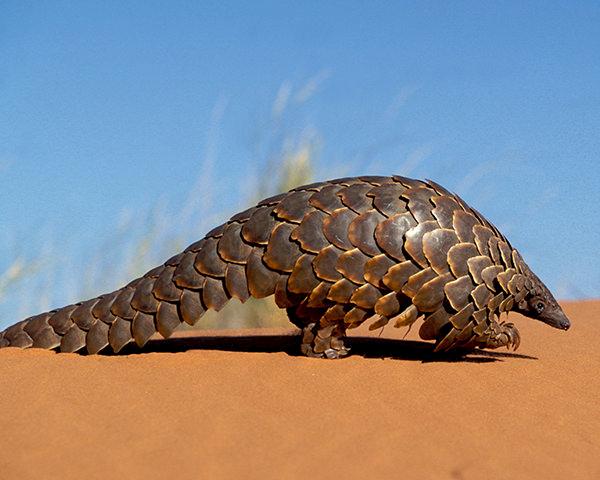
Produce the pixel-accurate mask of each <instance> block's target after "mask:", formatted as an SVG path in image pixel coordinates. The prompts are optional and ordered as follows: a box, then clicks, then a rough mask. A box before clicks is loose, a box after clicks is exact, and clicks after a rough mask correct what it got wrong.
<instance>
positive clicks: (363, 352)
mask: <svg viewBox="0 0 600 480" xmlns="http://www.w3.org/2000/svg"><path fill="white" fill-rule="evenodd" d="M299 343H300V337H299V336H295V335H246V336H236V337H234V336H227V335H223V336H219V335H215V336H197V337H193V336H186V337H175V338H170V339H166V340H151V341H149V342H148V343H147V344H146V346H145V347H144V348H143V349H138V348H137V347H136V346H135V345H128V346H127V347H126V348H124V349H123V350H122V351H121V353H122V354H123V353H125V354H130V355H131V354H144V353H149V352H167V353H168V352H170V353H177V352H185V351H187V350H220V351H226V352H264V353H269V352H285V353H287V354H288V355H290V356H300V352H299ZM346 344H347V345H348V346H349V347H350V348H351V354H352V355H358V356H362V357H365V358H391V359H396V360H412V361H419V362H424V363H426V362H470V363H489V362H498V361H503V360H504V359H513V358H514V359H522V360H537V358H536V357H532V356H529V355H522V354H518V353H513V352H508V351H504V352H502V351H490V350H474V351H473V350H472V351H462V352H461V351H457V352H452V353H435V352H434V351H433V348H434V345H433V344H432V343H428V342H420V341H414V340H395V339H388V338H373V337H348V339H347V341H346Z"/></svg>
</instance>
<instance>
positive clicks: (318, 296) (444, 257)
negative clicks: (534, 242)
mask: <svg viewBox="0 0 600 480" xmlns="http://www.w3.org/2000/svg"><path fill="white" fill-rule="evenodd" d="M270 295H274V296H275V302H276V303H277V305H278V306H279V307H280V308H285V309H287V313H288V316H289V318H290V320H291V321H292V323H294V324H295V325H297V326H298V327H299V328H301V329H302V330H303V335H302V337H301V351H302V352H303V353H304V354H305V355H308V356H316V357H326V358H338V357H341V356H344V355H346V354H347V353H348V349H347V348H346V347H345V346H344V341H343V340H344V336H345V333H346V330H347V329H350V328H355V327H358V326H359V325H361V324H362V323H363V322H365V321H367V320H369V321H370V322H372V323H371V324H370V328H371V329H375V328H379V327H382V326H384V325H386V324H387V323H391V324H392V325H394V326H395V327H402V326H410V325H412V324H413V323H415V322H416V321H417V320H418V319H422V320H423V323H422V324H421V326H420V330H419V334H420V336H421V338H423V339H424V340H435V341H436V347H435V348H436V350H437V351H447V350H450V349H455V348H465V349H470V348H475V347H479V348H497V347H500V346H507V347H510V346H512V347H513V348H515V349H516V348H517V347H518V346H519V343H520V335H519V333H518V331H517V329H516V328H515V326H514V325H513V324H510V323H499V316H500V314H501V313H502V312H509V311H511V310H514V311H518V312H520V313H522V314H524V315H526V316H529V317H532V318H537V319H539V320H541V321H543V322H545V323H547V324H549V325H551V326H553V327H556V328H561V329H564V330H566V329H567V328H569V325H570V324H569V320H568V319H567V317H566V316H565V314H564V313H563V311H562V310H561V308H560V306H559V305H558V303H557V302H556V300H555V299H554V297H553V296H552V294H551V293H550V291H549V290H548V289H547V288H546V286H545V285H544V284H543V283H542V282H541V281H540V280H539V279H538V277H537V276H536V275H535V274H534V273H533V272H532V271H531V270H530V269H529V267H528V266H527V265H526V264H525V262H524V261H523V259H522V258H521V255H520V254H519V253H518V252H517V250H515V249H514V248H513V247H512V246H511V245H510V243H509V242H508V241H507V240H506V238H505V237H504V236H503V235H502V234H501V233H500V232H499V231H498V229H497V228H496V227H494V226H493V225H492V224H491V223H490V222H488V221H487V220H486V219H485V218H484V217H483V216H482V215H481V214H480V213H479V212H477V211H476V210H474V209H473V208H471V207H469V206H468V205H467V204H466V203H465V202H464V201H463V200H461V199H460V198H459V197H458V196H457V195H455V194H452V193H450V192H449V191H447V190H446V189H444V188H443V187H441V186H440V185H438V184H437V183H435V182H433V181H430V180H428V181H419V180H413V179H410V178H406V177H400V176H394V177H374V176H372V177H357V178H342V179H336V180H331V181H327V182H321V183H315V184H311V185H305V186H302V187H298V188H295V189H293V190H291V191H290V192H288V193H284V194H280V195H276V196H274V197H271V198H268V199H265V200H263V201H262V202H260V203H258V204H257V205H256V206H255V207H253V208H250V209H248V210H245V211H243V212H241V213H238V214H237V215H234V216H233V217H232V218H231V219H230V220H229V221H228V222H226V223H225V224H223V225H221V226H219V227H217V228H215V229H213V230H212V231H210V232H209V233H208V234H207V235H206V236H205V237H204V238H203V239H202V240H200V241H198V242H196V243H193V244H192V245H190V246H189V247H187V248H186V249H185V250H184V251H183V252H182V253H180V254H178V255H176V256H174V257H172V258H171V259H169V260H167V261H166V262H165V263H164V264H163V265H161V266H159V267H157V268H154V269H153V270H150V271H149V272H148V273H146V274H145V275H144V276H142V277H141V278H137V279H135V280H133V281H132V282H130V283H129V284H128V285H126V286H124V287H122V288H121V289H119V290H116V291H114V292H112V293H108V294H105V295H101V296H99V297H97V298H93V299H91V300H87V301H84V302H80V303H76V304H74V305H69V306H66V307H63V308H60V309H57V310H52V311H50V312H47V313H42V314H40V315H36V316H34V317H30V318H27V319H25V320H23V321H21V322H19V323H17V324H15V325H13V326H11V327H9V328H7V329H6V330H5V331H3V332H2V333H0V347H7V346H16V347H22V348H26V347H38V348H46V349H58V350H60V351H61V352H76V351H81V350H86V351H87V352H88V353H90V354H95V353H98V352H100V351H102V350H105V349H107V350H108V349H112V351H114V352H119V351H120V350H121V349H122V348H123V347H124V346H125V345H127V344H129V343H130V342H135V343H136V344H137V345H138V346H140V347H142V346H143V345H144V344H145V343H146V342H147V341H148V340H149V339H150V337H151V336H152V335H153V334H155V333H156V332H159V333H160V334H161V335H162V336H163V337H169V336H170V335H171V334H172V333H173V331H174V330H175V329H177V327H178V326H179V325H180V324H182V323H183V322H185V323H188V324H189V325H195V324H196V323H197V322H198V320H199V319H200V317H201V316H202V315H203V313H204V312H205V311H207V310H209V309H211V310H216V311H218V310H220V309H221V308H223V306H224V305H225V303H226V302H227V301H228V300H229V299H230V298H233V297H235V298H237V299H239V300H240V301H242V302H245V301H246V300H247V299H248V298H249V297H251V296H252V297H255V298H264V297H267V296H270Z"/></svg>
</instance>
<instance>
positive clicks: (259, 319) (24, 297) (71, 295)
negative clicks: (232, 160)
mask: <svg viewBox="0 0 600 480" xmlns="http://www.w3.org/2000/svg"><path fill="white" fill-rule="evenodd" d="M304 90H306V88H304ZM299 91H301V92H303V94H302V96H297V97H296V98H300V100H299V101H297V102H296V103H294V102H291V101H290V99H292V98H294V92H293V90H292V89H291V87H290V86H289V85H287V84H284V85H282V88H281V89H280V91H279V92H278V94H277V97H276V100H275V102H274V105H273V108H272V111H271V118H269V119H267V121H266V122H265V125H263V126H262V128H263V129H262V131H260V132H259V133H258V135H257V140H256V141H257V148H256V149H255V157H256V158H255V162H254V164H255V166H256V181H255V185H254V187H253V188H252V191H250V192H247V193H246V195H243V196H245V197H246V198H240V205H241V208H247V206H249V205H252V204H255V203H256V202H257V201H258V200H260V199H262V198H265V197H268V196H271V195H274V194H276V193H279V192H283V191H287V190H290V189H291V188H294V187H296V186H299V185H302V184H306V183H310V182H312V181H314V171H315V168H316V165H317V163H318V159H317V156H318V150H319V143H320V142H319V137H318V135H317V134H316V133H315V131H314V130H313V129H310V128H301V129H298V128H287V127H286V126H287V125H288V124H289V119H287V118H286V116H292V117H293V115H294V112H293V108H294V105H298V104H299V103H303V102H306V101H308V100H309V99H310V97H311V95H312V93H311V92H308V93H310V94H307V92H306V91H303V90H302V88H301V89H299ZM222 107H223V106H222V105H217V108H216V110H217V115H216V116H215V117H216V118H217V117H218V116H219V115H222V113H223V110H224V109H223V108H222ZM216 128H218V118H217V120H215V119H214V118H213V124H212V125H209V143H210V134H211V131H212V130H215V129H216ZM213 133H214V132H213ZM214 150H215V148H214V146H212V145H209V146H208V147H207V153H206V158H205V159H204V163H203V165H202V169H201V171H202V172H203V175H202V178H199V179H198V181H197V184H196V186H195V187H194V188H193V189H192V191H191V192H189V194H188V197H187V198H188V201H187V202H186V203H185V205H184V206H183V208H177V209H173V208H171V207H169V206H168V201H167V200H168V199H167V198H159V199H156V201H155V204H154V206H153V207H151V208H150V209H148V211H145V212H144V211H142V212H139V211H135V212H133V211H128V210H124V211H122V212H121V213H120V217H119V218H118V219H115V223H116V226H117V227H116V228H113V229H111V233H110V234H108V235H107V236H106V237H105V238H103V239H102V240H101V241H100V242H98V244H97V245H96V246H94V247H93V248H91V250H90V249H89V248H88V249H86V254H85V255H81V257H82V258H77V256H76V254H75V253H73V254H71V252H70V250H68V249H66V248H65V247H64V246H63V245H60V246H53V245H50V246H48V245H46V246H45V248H41V249H40V252H41V253H39V258H26V257H24V256H22V255H16V256H15V257H14V258H15V259H14V260H13V261H12V263H10V264H8V265H6V266H5V267H4V268H3V267H2V264H0V305H1V304H2V303H5V302H11V303H12V302H16V303H18V313H19V317H18V318H0V321H1V322H2V323H1V324H0V325H1V326H2V328H5V327H6V326H8V325H11V324H12V323H14V322H15V321H18V320H20V319H21V318H23V317H26V316H29V315H33V314H35V313H38V312H40V311H45V310H49V309H51V308H56V307H60V306H62V305H64V304H68V303H74V302H76V301H81V300H84V299H87V298H92V297H95V296H97V295H100V294H102V293H105V292H109V291H113V290H115V289H117V288H119V287H121V286H122V285H124V284H126V283H128V282H129V281H131V280H132V279H134V278H136V277H138V276H140V275H142V274H144V273H145V272H146V271H148V270H150V269H151V268H153V267H155V266H157V265H160V264H162V263H164V261H166V260H167V259H168V258H169V257H171V256H172V255H174V254H176V253H178V252H180V251H181V250H182V249H184V248H185V247H186V246H187V245H189V244H190V243H192V242H194V241H196V240H198V239H199V238H201V237H202V235H203V234H204V233H205V232H207V231H209V230H210V229H212V228H213V227H214V226H216V225H218V224H219V223H221V222H222V221H223V219H224V218H228V217H229V216H231V215H232V214H234V213H236V212H234V211H232V212H223V211H217V210H218V209H216V208H215V207H214V205H215V203H216V202H214V201H213V200H214V198H213V197H214V191H213V190H212V188H211V184H213V182H214V181H213V179H212V178H211V176H210V175H211V173H210V172H211V171H212V162H213V161H214V159H213V158H212V157H214V156H216V154H215V152H214ZM209 157H210V158H209ZM230 188H231V187H230ZM238 190H239V191H240V192H244V191H245V189H244V188H242V187H241V186H240V187H239V188H238ZM28 237H29V236H28ZM2 268H3V269H2ZM58 289H62V291H57V290H58ZM19 292H20V295H19ZM57 299H58V300H57ZM65 299H66V301H65ZM273 326H290V324H289V322H288V320H287V317H286V315H285V312H284V311H283V310H280V309H279V308H277V306H276V305H275V303H274V302H273V299H272V298H267V299H262V300H256V299H250V300H248V301H247V302H246V304H244V305H242V304H241V303H240V302H239V301H237V300H236V299H233V300H231V301H230V302H229V303H228V304H227V306H226V307H225V308H224V309H223V310H222V311H221V312H218V313H216V312H208V313H207V314H206V315H204V316H203V317H202V318H201V320H200V321H199V322H198V324H197V325H196V327H195V328H205V329H218V328H256V327H273ZM186 327H187V326H186Z"/></svg>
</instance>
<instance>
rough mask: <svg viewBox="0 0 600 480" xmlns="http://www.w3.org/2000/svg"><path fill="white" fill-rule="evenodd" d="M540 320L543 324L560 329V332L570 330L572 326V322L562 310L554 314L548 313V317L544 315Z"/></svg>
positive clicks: (555, 311)
mask: <svg viewBox="0 0 600 480" xmlns="http://www.w3.org/2000/svg"><path fill="white" fill-rule="evenodd" d="M540 320H542V322H544V323H547V324H548V325H550V326H551V327H554V328H558V329H560V330H568V329H569V327H570V326H571V322H570V321H569V319H568V318H567V316H566V315H565V312H563V311H562V310H561V309H560V308H559V309H557V310H554V311H553V312H548V313H547V314H546V315H543V316H542V317H541V318H540Z"/></svg>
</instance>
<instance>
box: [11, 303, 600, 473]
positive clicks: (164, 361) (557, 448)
mask: <svg viewBox="0 0 600 480" xmlns="http://www.w3.org/2000/svg"><path fill="white" fill-rule="evenodd" d="M564 307H565V310H566V312H567V314H568V315H569V316H570V317H571V319H572V322H573V326H572V328H571V330H569V331H568V332H562V331H558V330H554V329H551V328H550V327H547V326H545V325H542V324H539V323H536V322H534V321H532V320H528V319H525V318H523V317H519V316H517V315H515V317H514V318H513V320H514V321H515V322H516V323H517V324H518V326H519V328H520V331H521V334H522V337H523V339H522V344H521V348H520V350H519V351H518V352H517V353H512V352H507V351H506V350H502V351H493V352H478V353H473V354H470V355H469V356H467V357H465V358H463V359H459V358H456V357H438V356H434V355H432V354H431V348H430V346H429V345H428V344H426V343H424V342H418V341H415V333H414V332H411V334H410V336H409V337H407V338H409V340H400V339H401V338H402V335H403V334H404V332H403V331H402V332H400V331H394V330H393V329H391V328H387V329H386V330H385V331H384V332H383V334H382V338H374V337H376V336H377V335H378V332H376V333H371V334H369V336H366V337H358V338H354V342H353V345H352V346H353V351H354V352H355V353H356V355H354V356H352V357H350V358H348V359H344V360H340V361H326V360H318V359H317V360H316V359H308V358H303V357H299V356H292V355H290V354H289V353H287V352H291V351H294V345H295V342H296V341H297V339H295V338H294V337H293V336H292V335H291V334H290V332H281V331H272V330H270V331H263V332H259V333H261V334H262V336H260V337H257V336H256V333H257V332H253V334H252V335H249V334H248V332H229V335H231V334H235V335H238V336H240V337H239V338H226V337H220V338H219V337H214V335H215V332H212V333H211V332H205V333H202V337H198V338H190V337H189V336H182V337H179V338H175V339H173V340H170V341H162V342H152V343H151V344H150V345H149V346H148V347H147V348H146V352H144V353H132V354H130V355H123V356H81V355H75V354H55V353H52V352H45V351H39V350H26V351H21V350H16V349H12V348H10V349H3V350H0V407H1V409H2V417H1V420H0V433H1V436H0V478H3V479H13V478H14V479H28V478H36V479H37V478H61V479H71V478H73V479H75V478H77V479H79V478H86V479H95V478H102V479H107V478H131V479H136V478H144V479H153V478H177V479H192V478H193V479H197V478H210V479H213V478H278V479H281V478H330V477H332V476H333V477H339V478H351V479H352V478H408V479H412V478H415V479H421V478H422V479H438V478H439V479H445V478H450V479H482V478H485V479H490V478H511V479H513V478H544V479H546V478H550V479H552V478H556V479H559V478H560V479H565V478H570V479H571V478H581V479H591V478H600V438H599V433H600V408H599V406H600V403H599V401H600V375H599V372H600V348H599V347H598V343H597V336H598V328H597V325H598V322H599V321H600V301H589V302H578V303H565V304H564ZM222 334H223V332H219V333H218V335H222ZM357 334H358V335H365V331H364V330H363V331H360V332H357ZM210 335H213V337H211V336H210ZM384 337H385V338H384ZM190 348H191V349H192V350H188V349H190Z"/></svg>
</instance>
